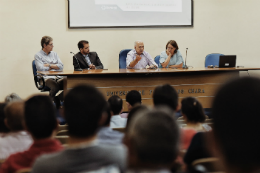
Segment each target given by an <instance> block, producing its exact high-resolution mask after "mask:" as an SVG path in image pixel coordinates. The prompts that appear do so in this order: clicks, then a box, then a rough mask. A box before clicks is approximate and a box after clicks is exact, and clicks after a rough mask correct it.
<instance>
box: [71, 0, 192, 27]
mask: <svg viewBox="0 0 260 173" xmlns="http://www.w3.org/2000/svg"><path fill="white" fill-rule="evenodd" d="M68 3H69V5H68V7H69V28H110V27H167V26H169V27H171V26H193V0H68Z"/></svg>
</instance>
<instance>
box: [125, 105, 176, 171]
mask: <svg viewBox="0 0 260 173" xmlns="http://www.w3.org/2000/svg"><path fill="white" fill-rule="evenodd" d="M166 110H167V108H164V109H155V110H151V111H139V112H138V113H137V114H136V115H135V116H134V117H133V119H132V120H131V122H130V124H129V129H128V131H127V132H126V136H125V139H124V142H125V144H126V146H127V147H128V151H129V152H128V153H129V154H128V165H129V170H130V172H131V171H133V172H139V171H140V172H142V171H144V172H161V171H163V172H170V168H171V166H172V164H173V162H174V161H175V159H176V158H177V155H178V149H179V148H178V146H179V145H178V141H179V128H178V125H177V124H176V122H175V120H174V118H173V117H172V114H171V111H166Z"/></svg>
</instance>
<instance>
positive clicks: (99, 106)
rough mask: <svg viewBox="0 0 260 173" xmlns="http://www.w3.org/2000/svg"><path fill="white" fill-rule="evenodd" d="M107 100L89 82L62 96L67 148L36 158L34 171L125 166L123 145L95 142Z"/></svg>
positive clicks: (71, 171)
mask: <svg viewBox="0 0 260 173" xmlns="http://www.w3.org/2000/svg"><path fill="white" fill-rule="evenodd" d="M105 106H106V101H105V99H104V97H103V95H102V94H101V93H100V92H99V91H98V90H97V89H96V88H94V87H92V86H85V85H81V86H77V87H75V88H73V89H71V90H70V91H69V92H68V94H67V95H66V97H65V101H64V113H65V118H66V120H67V123H68V133H69V136H70V138H69V141H68V148H67V149H65V150H64V151H62V152H60V153H56V154H51V155H44V156H41V157H40V158H38V159H37V160H36V162H35V164H34V166H33V169H32V172H33V173H34V172H35V173H41V172H42V173H46V172H48V173H51V172H62V173H74V172H87V171H101V170H103V171H108V172H109V171H111V170H118V171H119V169H120V171H121V172H123V171H124V169H125V162H126V149H125V148H124V146H123V145H101V144H98V142H97V140H96V138H97V131H98V128H99V123H100V120H101V116H102V113H103V112H104V111H105Z"/></svg>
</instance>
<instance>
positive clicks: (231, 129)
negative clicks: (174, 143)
mask: <svg viewBox="0 0 260 173" xmlns="http://www.w3.org/2000/svg"><path fill="white" fill-rule="evenodd" d="M259 88H260V79H258V78H250V77H246V78H240V79H236V80H234V81H232V82H229V83H227V84H225V85H224V86H223V87H221V89H220V90H219V91H218V92H217V94H216V97H215V99H214V102H213V108H212V113H213V119H214V124H213V133H214V137H215V140H216V144H217V146H218V147H219V149H220V153H222V155H223V156H224V158H225V159H224V160H225V162H226V165H228V166H229V167H230V168H232V169H234V168H235V169H238V170H241V172H250V171H253V170H254V169H259V167H260V166H259V163H260V157H259V156H260V147H259V146H260V139H259V137H258V134H260V128H259V122H260V116H259V115H260V109H259V105H260V99H259V98H260V90H259Z"/></svg>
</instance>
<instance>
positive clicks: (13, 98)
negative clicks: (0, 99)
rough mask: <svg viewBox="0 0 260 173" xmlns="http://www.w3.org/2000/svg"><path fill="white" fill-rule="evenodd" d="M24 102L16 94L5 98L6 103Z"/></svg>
mask: <svg viewBox="0 0 260 173" xmlns="http://www.w3.org/2000/svg"><path fill="white" fill-rule="evenodd" d="M15 101H22V99H21V98H20V97H19V96H18V95H17V94H15V93H12V94H9V95H7V96H6V97H5V103H10V102H15Z"/></svg>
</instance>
